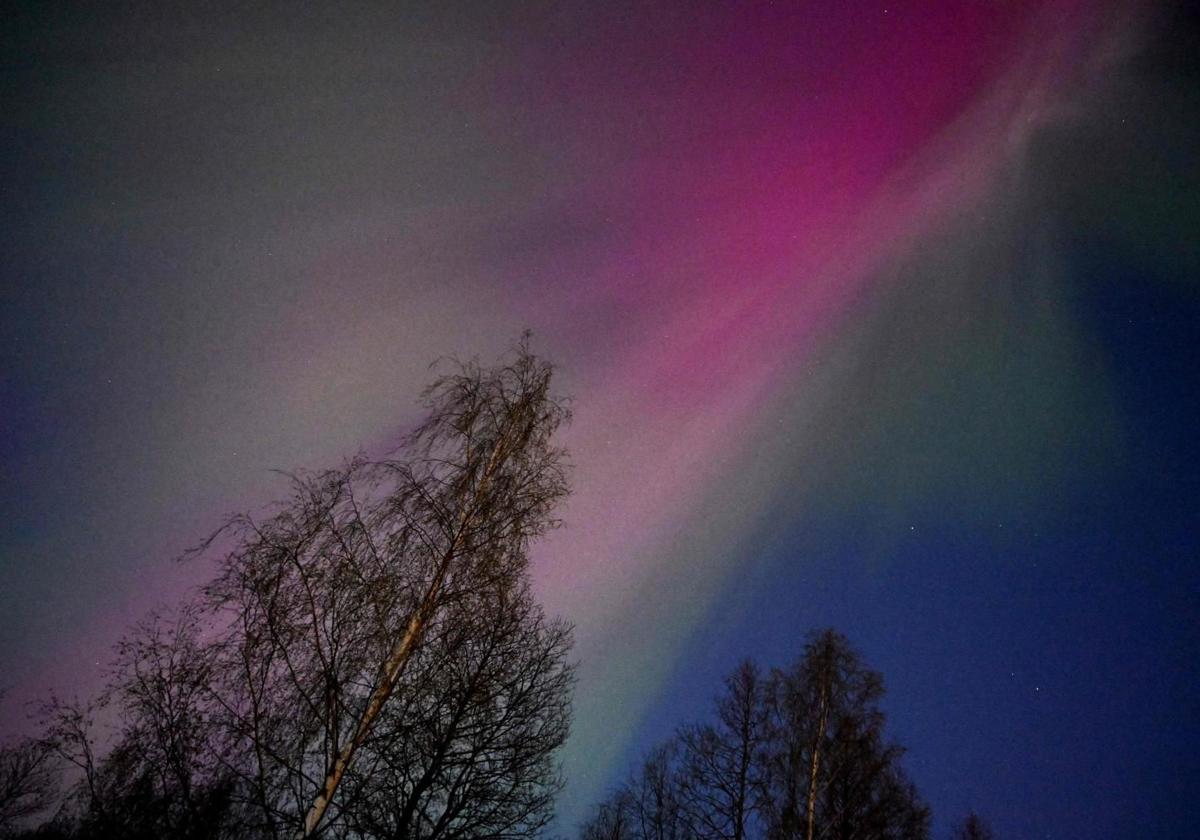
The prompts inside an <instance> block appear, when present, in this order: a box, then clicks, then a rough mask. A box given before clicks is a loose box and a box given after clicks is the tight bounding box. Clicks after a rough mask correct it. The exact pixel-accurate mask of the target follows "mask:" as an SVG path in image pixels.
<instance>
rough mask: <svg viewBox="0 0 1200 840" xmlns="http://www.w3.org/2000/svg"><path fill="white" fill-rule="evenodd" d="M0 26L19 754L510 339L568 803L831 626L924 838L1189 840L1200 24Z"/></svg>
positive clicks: (259, 19)
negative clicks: (180, 558)
mask: <svg viewBox="0 0 1200 840" xmlns="http://www.w3.org/2000/svg"><path fill="white" fill-rule="evenodd" d="M403 5H415V4H378V5H374V6H367V5H358V4H343V3H339V4H326V5H318V4H306V5H295V6H293V5H288V6H282V5H281V6H277V7H274V8H271V7H267V6H262V5H259V6H255V8H254V9H253V10H250V9H240V10H236V11H233V9H236V6H230V7H228V9H226V10H225V11H221V10H218V9H216V8H215V7H209V6H208V4H200V3H193V4H181V5H179V6H172V5H170V4H164V3H144V4H139V3H132V4H88V5H83V4H80V5H67V4H51V3H37V4H29V6H28V7H27V8H26V7H21V6H17V5H14V4H6V5H5V7H4V10H3V11H2V12H0V19H2V22H0V67H2V73H0V115H2V116H0V242H2V243H3V245H2V247H0V465H2V467H0V521H2V522H3V527H2V528H0V570H2V571H3V575H2V577H0V580H2V581H3V583H2V584H0V687H3V688H7V689H8V694H7V696H6V697H5V699H4V701H3V704H2V705H0V714H2V716H3V717H2V720H3V725H2V727H0V735H5V734H15V733H18V732H21V731H25V730H26V729H27V727H28V724H27V722H26V717H25V708H26V705H25V704H26V703H28V701H30V700H31V699H33V698H35V697H37V696H40V695H41V694H42V693H43V692H45V691H46V690H48V689H50V688H56V689H57V690H59V691H60V692H62V693H66V694H70V693H72V692H75V691H79V692H88V691H92V690H94V689H95V687H96V686H98V685H99V684H100V682H101V681H102V679H103V674H104V669H105V664H106V660H107V657H108V651H109V648H110V647H111V645H112V643H113V642H115V641H116V639H117V638H118V636H119V635H120V633H121V631H122V630H123V628H124V627H125V626H126V625H128V624H129V623H130V622H131V621H132V620H133V619H135V618H136V617H138V616H140V615H141V614H142V613H143V612H144V611H146V610H147V609H149V608H150V607H153V606H155V605H157V604H160V603H166V602H170V601H171V600H172V599H174V598H176V597H178V596H179V594H180V593H182V592H183V591H185V589H186V587H187V586H188V585H189V584H191V583H194V582H195V581H197V580H200V579H201V578H202V577H203V575H204V572H205V569H204V568H203V567H201V566H198V565H196V564H194V563H193V564H186V563H184V564H180V563H176V562H174V560H173V558H175V557H176V556H177V555H178V554H179V553H180V552H181V551H182V550H183V549H185V548H187V547H188V546H190V545H192V544H194V543H195V542H197V541H198V540H199V539H200V538H201V537H203V536H204V535H205V534H207V533H208V531H209V530H211V529H212V528H213V527H214V526H215V525H216V524H218V523H219V521H220V519H221V517H222V515H223V514H225V513H227V512H230V511H233V510H238V509H253V510H257V509H261V508H262V507H263V506H264V505H265V504H267V503H268V502H269V501H270V500H271V499H273V498H276V497H277V496H279V495H280V494H281V493H282V492H283V491H284V489H285V487H284V479H282V478H281V477H280V476H279V475H278V474H276V473H274V472H272V470H274V469H297V468H304V467H321V466H327V465H334V464H337V463H339V462H341V460H342V459H343V458H345V457H347V456H349V455H352V454H354V453H355V452H356V451H358V450H360V449H362V450H366V451H368V452H378V451H382V449H384V448H386V447H387V446H389V445H390V444H391V443H392V442H394V441H395V440H396V438H397V436H398V435H400V434H402V433H403V432H404V430H405V429H407V428H409V427H410V426H411V425H412V423H413V422H414V421H415V420H416V419H417V418H418V416H419V415H418V411H417V405H416V395H417V394H418V393H419V391H420V389H421V387H422V385H423V384H424V383H425V382H426V381H427V379H428V378H429V368H428V366H429V363H430V362H432V361H433V360H434V359H436V358H437V357H439V356H442V355H446V354H458V355H462V356H471V355H476V354H478V355H479V356H480V357H481V358H483V359H489V358H495V357H496V356H497V355H498V354H499V353H501V352H502V351H503V350H504V349H505V348H506V347H509V346H511V344H512V343H513V341H514V340H515V339H516V337H517V336H518V335H519V334H520V331H521V330H522V329H523V328H525V327H529V328H531V329H532V330H533V331H534V333H535V347H536V349H537V350H538V351H539V352H542V353H544V354H545V355H547V356H548V357H549V358H551V359H552V360H553V361H555V363H556V364H557V365H558V367H559V371H560V384H561V387H562V389H563V390H564V391H566V392H567V393H569V394H571V395H572V398H573V403H572V405H573V410H574V412H575V418H576V419H575V422H574V423H573V425H572V426H571V428H570V429H569V430H568V432H567V433H566V435H565V442H566V444H567V445H568V446H569V447H570V449H571V450H572V453H573V460H574V463H575V473H574V475H575V494H574V496H573V497H572V500H571V501H570V503H569V504H568V505H567V507H566V508H565V510H564V511H563V516H564V518H565V521H566V527H565V528H563V529H562V530H561V531H559V532H556V533H555V534H554V535H553V536H552V538H550V539H549V540H547V541H545V542H544V543H543V544H541V545H540V546H539V547H538V549H537V551H536V553H535V556H534V578H535V585H536V588H537V591H538V593H539V596H540V597H541V599H542V601H543V602H544V603H545V604H546V605H547V607H548V608H549V609H550V610H551V611H552V612H554V613H557V614H560V615H563V616H564V617H566V618H568V619H570V620H571V621H573V622H574V623H575V625H576V637H577V645H576V651H575V654H576V656H577V658H578V659H579V661H580V663H581V672H580V676H581V678H580V682H579V685H578V687H577V689H576V703H575V708H576V716H575V726H574V734H573V736H572V740H571V742H570V743H569V745H568V747H567V750H566V754H565V756H564V759H565V764H566V772H567V775H568V778H569V785H568V788H567V790H566V791H565V793H564V795H563V797H562V798H561V800H560V804H559V814H560V824H561V826H562V827H563V828H564V830H573V829H574V826H576V825H577V824H578V822H579V821H580V820H581V819H583V817H584V816H585V814H586V812H587V809H588V807H589V805H590V804H591V803H592V802H594V801H595V800H596V799H597V798H598V797H600V796H601V795H602V794H603V793H604V791H605V789H606V788H607V787H608V786H610V785H611V784H613V783H614V782H615V781H616V780H618V779H619V778H620V777H621V776H622V775H623V774H624V773H625V772H626V770H627V768H628V767H629V766H630V765H631V763H632V762H635V761H637V759H638V756H639V755H640V753H641V752H642V751H643V750H644V749H645V748H646V747H647V745H649V744H651V743H653V742H655V741H658V740H660V739H662V738H664V737H666V736H667V735H669V734H670V732H671V731H672V729H673V728H674V727H675V726H677V725H679V724H681V723H683V722H685V721H687V720H690V719H694V718H696V717H699V716H701V715H703V714H705V713H706V711H707V708H708V704H709V701H710V699H711V697H712V696H713V694H714V693H715V692H716V691H717V689H718V687H719V683H720V679H721V677H722V675H723V674H724V673H726V672H727V671H728V670H730V669H731V668H732V666H733V665H734V664H735V663H736V662H737V660H738V659H740V658H742V657H744V656H752V657H754V658H756V659H758V660H759V661H760V662H762V663H765V664H785V663H787V662H789V661H791V660H792V659H793V658H794V657H795V656H796V655H797V654H798V653H799V651H800V648H801V645H802V641H803V637H804V634H805V633H806V632H807V631H808V630H809V629H812V628H816V627H823V626H829V625H832V626H835V627H837V628H838V629H840V630H842V631H843V632H845V633H846V634H847V635H848V636H849V637H850V639H851V640H852V642H854V643H855V644H856V646H857V647H858V648H859V649H860V650H861V652H862V653H863V655H864V658H865V659H866V660H867V662H868V663H869V664H871V665H872V666H873V667H875V668H877V669H878V670H880V671H881V672H882V673H883V674H884V677H885V679H886V682H887V685H888V687H889V693H888V696H887V698H886V700H885V704H884V708H885V710H886V711H887V713H888V715H889V721H890V730H891V732H892V733H893V734H894V735H895V736H896V737H897V738H898V739H899V740H900V741H901V742H902V743H904V744H905V745H907V746H908V747H909V752H908V754H907V756H906V758H905V765H906V767H907V768H908V770H909V771H910V774H911V776H912V777H913V779H914V781H915V782H916V784H917V786H918V788H919V789H920V791H921V792H922V793H923V794H924V795H925V797H926V798H927V799H928V800H929V801H930V803H931V805H932V807H933V809H934V813H935V836H944V835H945V833H946V831H947V830H948V827H949V825H950V824H951V823H952V822H953V821H955V820H957V819H959V818H960V817H961V816H962V815H963V814H965V812H966V811H967V810H968V809H971V808H973V809H975V810H977V811H979V812H980V813H981V814H983V815H985V816H986V817H988V818H989V819H990V820H991V822H992V823H993V826H994V828H995V829H996V832H997V836H998V837H1001V838H1023V837H1048V838H1109V837H1111V838H1118V837H1119V838H1127V837H1139V838H1143V837H1145V838H1156V837H1185V836H1190V835H1191V834H1192V833H1193V832H1194V826H1195V824H1196V821H1197V818H1198V817H1200V805H1198V804H1197V803H1200V656H1198V654H1200V564H1198V563H1197V552H1198V549H1200V466H1198V459H1200V451H1198V449H1200V445H1198V444H1200V434H1198V433H1197V431H1196V428H1197V427H1198V425H1200V424H1198V421H1197V417H1198V416H1200V370H1198V366H1197V353H1196V349H1195V348H1196V344H1197V340H1198V338H1200V21H1198V20H1197V18H1196V17H1195V15H1194V14H1189V13H1188V12H1186V11H1183V9H1185V8H1186V7H1185V6H1180V7H1179V8H1178V9H1177V8H1175V7H1172V6H1169V5H1160V6H1156V5H1152V4H1148V3H1137V2H1132V0H1130V2H1120V0H1113V2H1100V1H1099V0H1097V1H1095V2H1092V1H1090V0H1044V2H1019V1H1018V0H1014V1H1013V2H982V1H981V0H961V2H959V1H958V0H942V1H941V2H936V3H933V2H931V3H905V2H896V0H885V2H872V1H871V0H862V2H826V0H812V2H796V3H775V4H766V3H763V4H759V3H749V4H683V3H680V4H667V3H657V4H629V5H626V4H624V3H618V2H605V3H582V2H580V3H553V4H552V3H536V4H518V3H513V4H502V3H489V4H478V5H477V6H475V7H471V6H465V5H455V6H453V7H452V8H451V7H448V6H444V5H443V4H430V5H431V8H433V9H436V11H429V12H426V13H421V12H413V11H405V10H401V9H399V8H397V7H398V6H403Z"/></svg>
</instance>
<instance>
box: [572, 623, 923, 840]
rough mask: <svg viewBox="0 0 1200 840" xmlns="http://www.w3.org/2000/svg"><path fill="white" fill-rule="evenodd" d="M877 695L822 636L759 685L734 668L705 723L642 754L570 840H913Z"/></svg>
mask: <svg viewBox="0 0 1200 840" xmlns="http://www.w3.org/2000/svg"><path fill="white" fill-rule="evenodd" d="M882 696H883V680H882V678H881V677H880V676H879V674H878V673H876V672H874V671H871V670H870V669H868V668H866V667H865V666H864V665H863V664H862V661H861V659H860V657H859V656H858V654H857V653H856V652H855V651H854V650H853V649H852V648H851V647H850V645H849V643H848V642H847V641H846V638H845V637H844V636H842V635H841V634H839V633H837V632H835V631H833V630H826V631H823V632H820V633H816V634H814V635H813V636H811V637H810V639H809V641H808V643H807V645H806V646H805V648H804V651H803V654H802V655H801V656H800V658H799V659H798V660H797V661H796V662H795V663H794V664H793V665H792V666H791V667H790V668H788V669H786V670H779V669H774V670H772V671H771V673H770V675H769V676H768V677H767V678H765V679H764V678H763V677H762V676H761V674H760V672H759V670H758V668H757V666H755V665H754V664H753V663H752V662H743V663H742V664H741V665H739V666H738V668H737V669H736V670H735V671H734V672H733V673H732V674H730V675H729V676H728V677H727V678H726V680H725V691H724V693H723V694H722V695H721V696H720V697H719V698H718V701H717V704H716V721H715V722H714V723H701V724H692V725H688V726H684V727H682V728H681V729H680V730H679V732H678V734H677V735H676V737H675V738H674V739H673V740H672V741H671V742H669V743H668V744H667V745H666V746H664V747H660V748H658V749H657V750H655V751H654V752H653V753H651V755H650V756H649V758H648V759H647V761H646V762H645V764H644V766H643V768H642V770H641V772H640V773H638V774H635V775H633V776H632V777H631V778H630V779H629V780H628V781H627V782H625V783H624V784H623V785H621V786H620V787H619V788H617V789H616V790H615V791H614V792H613V793H612V794H611V795H610V796H609V797H608V798H607V799H606V800H605V801H604V802H603V803H601V804H600V805H599V806H598V807H597V809H596V811H595V812H594V814H593V816H592V818H591V820H590V821H589V822H588V823H587V824H585V825H584V827H583V830H582V837H583V838H584V840H624V839H625V838H633V840H646V838H662V837H675V836H685V837H689V838H703V840H708V838H730V839H731V840H741V838H751V837H754V838H759V837H766V838H770V840H776V839H777V838H778V840H792V838H820V839H821V840H824V839H825V838H829V839H830V840H852V838H872V840H875V838H878V840H893V839H894V840H923V839H924V838H927V837H928V834H929V809H928V808H927V807H926V806H925V805H924V804H923V803H922V802H921V799H920V797H919V796H918V795H917V793H916V790H915V789H914V787H913V785H912V784H911V783H910V782H909V781H908V779H907V778H906V776H905V775H904V772H903V770H902V768H901V767H900V764H899V759H900V757H901V756H902V754H903V749H902V748H901V747H899V746H898V745H896V744H893V743H890V742H888V741H886V740H885V739H884V736H883V725H884V716H883V713H882V712H881V711H880V710H879V706H878V702H879V700H880V698H881V697H882ZM647 815H649V817H648V816H647Z"/></svg>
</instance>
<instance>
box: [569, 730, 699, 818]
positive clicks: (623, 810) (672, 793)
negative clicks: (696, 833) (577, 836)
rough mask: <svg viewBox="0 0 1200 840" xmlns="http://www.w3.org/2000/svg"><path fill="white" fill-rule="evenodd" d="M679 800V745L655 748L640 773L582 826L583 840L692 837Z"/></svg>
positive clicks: (633, 775) (616, 791)
mask: <svg viewBox="0 0 1200 840" xmlns="http://www.w3.org/2000/svg"><path fill="white" fill-rule="evenodd" d="M692 836H693V833H692V830H691V828H690V826H689V825H688V822H687V815H686V814H685V812H684V807H683V802H682V800H681V798H680V768H679V744H678V742H677V741H675V740H671V741H668V742H667V743H665V744H662V745H661V746H659V747H656V748H655V749H654V750H652V751H651V752H650V754H649V755H648V756H647V757H646V759H645V761H644V762H643V763H642V766H641V767H640V768H639V770H638V771H637V772H635V773H633V774H632V775H631V776H630V777H629V779H628V781H626V782H625V783H624V784H623V785H621V786H620V787H618V788H617V789H616V790H615V791H613V792H612V794H611V795H610V796H609V797H608V799H606V800H605V801H604V802H603V803H601V804H600V805H599V806H598V807H597V809H596V812H595V814H594V815H593V816H592V819H591V820H590V821H589V822H588V823H586V824H585V825H584V826H583V830H582V837H583V838H584V840H684V838H691V837H692Z"/></svg>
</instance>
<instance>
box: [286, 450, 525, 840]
mask: <svg viewBox="0 0 1200 840" xmlns="http://www.w3.org/2000/svg"><path fill="white" fill-rule="evenodd" d="M509 433H511V428H508V429H506V430H505V432H504V434H502V435H501V437H500V439H499V440H497V441H496V443H495V446H494V447H493V449H492V452H491V454H490V456H489V457H488V461H487V465H486V466H485V467H484V469H483V474H482V475H481V476H480V478H479V485H478V486H477V487H476V488H475V490H474V493H473V495H474V497H475V498H474V499H473V500H472V503H471V504H470V505H468V506H467V507H466V508H464V509H463V511H462V514H461V518H460V520H459V525H458V528H457V529H456V530H455V533H454V538H453V539H452V540H451V542H450V547H449V548H447V549H446V553H445V555H444V556H443V558H442V561H441V563H440V564H439V565H438V569H437V572H436V573H435V574H434V577H433V580H432V581H431V582H430V584H429V589H428V590H427V591H426V593H425V597H424V598H422V599H421V603H420V604H419V605H418V607H417V609H416V611H415V612H414V613H413V617H412V618H411V619H410V620H409V622H408V627H407V628H406V629H405V631H404V636H403V637H402V638H401V639H400V641H399V642H398V643H397V644H396V646H395V647H394V648H392V653H391V655H389V656H388V658H387V661H386V662H384V665H383V669H382V670H383V673H382V676H381V677H380V680H379V682H378V683H376V685H375V689H374V690H373V691H372V692H371V697H370V699H369V700H368V701H367V706H366V708H365V709H364V710H363V713H362V716H361V717H360V718H359V719H358V726H356V727H355V728H354V735H353V737H351V739H350V740H349V741H347V742H346V743H345V744H344V745H343V746H342V748H341V750H339V751H338V755H337V758H336V759H335V760H334V762H333V766H332V767H330V768H329V772H328V773H327V774H326V776H325V783H324V784H323V785H321V791H320V793H318V794H317V796H316V798H315V799H313V802H312V805H311V806H310V807H309V809H308V813H307V814H306V815H305V817H304V828H303V830H302V831H301V832H300V838H301V840H303V838H308V837H312V836H313V835H314V834H315V833H316V830H317V826H319V825H320V824H321V820H322V819H324V817H325V812H326V811H327V810H328V809H329V803H330V802H332V801H333V795H334V793H336V792H337V788H338V785H339V784H341V781H342V777H343V776H344V775H345V774H346V768H347V767H349V765H350V760H351V759H352V758H353V757H354V754H355V753H356V752H357V751H358V748H359V747H361V746H362V744H363V742H364V741H366V739H367V736H368V735H369V734H370V733H371V727H372V726H374V724H375V719H376V718H378V717H379V713H380V712H381V711H382V710H383V706H384V704H385V703H386V702H387V701H388V698H390V697H391V696H392V691H393V690H394V689H395V687H396V683H397V682H398V681H399V679H400V676H401V675H402V674H403V673H404V666H405V665H406V664H408V660H409V657H410V656H411V654H412V650H413V648H414V647H416V645H417V644H418V643H419V642H420V640H421V634H422V632H423V631H424V629H425V624H426V623H427V622H428V621H429V619H430V618H431V617H432V616H433V613H434V610H435V609H436V608H437V606H438V603H437V601H438V595H440V594H441V589H442V585H443V583H445V580H446V575H447V573H448V572H449V571H450V566H451V565H452V564H453V562H454V559H455V557H456V555H457V554H458V550H459V547H460V546H461V544H462V540H463V536H464V534H466V532H467V529H468V528H469V527H470V525H471V524H472V522H473V520H474V518H475V515H476V513H477V512H478V505H477V501H478V499H479V497H480V496H481V495H482V494H483V493H484V492H486V489H487V486H488V485H489V484H490V483H491V479H492V477H493V475H494V474H495V471H496V469H497V468H498V466H499V464H500V463H502V462H503V460H504V458H505V457H507V449H508V435H509Z"/></svg>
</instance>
